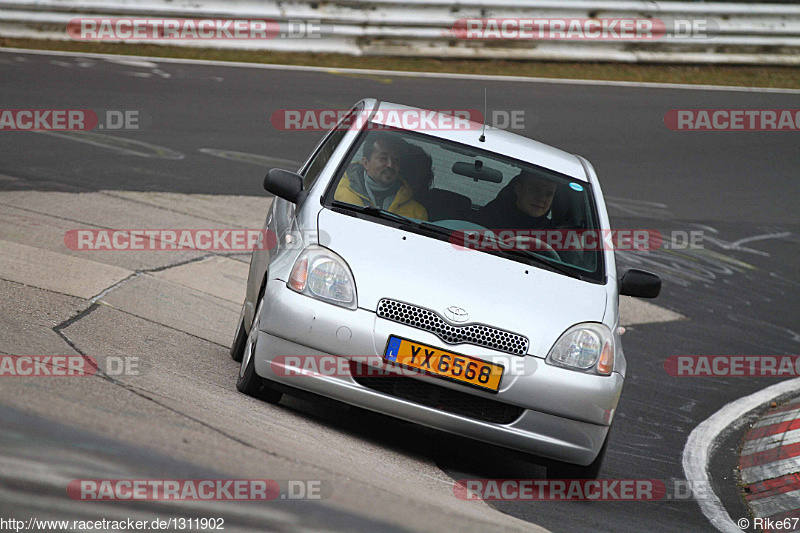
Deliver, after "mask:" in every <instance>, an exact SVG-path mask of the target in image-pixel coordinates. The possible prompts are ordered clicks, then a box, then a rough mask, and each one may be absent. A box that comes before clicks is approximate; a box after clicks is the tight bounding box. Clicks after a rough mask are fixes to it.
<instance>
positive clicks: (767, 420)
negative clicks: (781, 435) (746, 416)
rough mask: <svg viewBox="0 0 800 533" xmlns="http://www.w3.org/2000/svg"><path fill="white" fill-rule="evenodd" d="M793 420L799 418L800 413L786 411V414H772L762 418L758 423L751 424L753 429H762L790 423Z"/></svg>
mask: <svg viewBox="0 0 800 533" xmlns="http://www.w3.org/2000/svg"><path fill="white" fill-rule="evenodd" d="M795 418H800V412H798V411H788V412H786V413H774V414H771V415H766V416H764V417H762V418H759V419H758V422H756V423H755V424H753V427H754V428H763V427H765V426H771V425H773V424H780V423H781V422H791V421H792V420H794V419H795Z"/></svg>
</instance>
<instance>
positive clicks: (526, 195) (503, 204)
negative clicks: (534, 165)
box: [476, 170, 556, 229]
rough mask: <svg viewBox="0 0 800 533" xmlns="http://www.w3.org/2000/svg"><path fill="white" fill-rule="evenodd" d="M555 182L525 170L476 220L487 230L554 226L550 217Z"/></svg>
mask: <svg viewBox="0 0 800 533" xmlns="http://www.w3.org/2000/svg"><path fill="white" fill-rule="evenodd" d="M555 194H556V183H555V182H554V181H552V180H549V179H547V178H545V177H543V176H539V175H537V174H533V173H532V172H528V171H525V170H523V171H522V172H520V173H519V174H517V175H516V176H515V177H514V178H513V179H512V180H511V181H510V182H509V184H508V185H506V187H505V188H504V189H503V190H501V191H500V192H499V193H498V195H497V197H496V198H495V199H494V200H492V201H491V202H489V203H488V204H486V205H485V206H484V207H483V209H481V210H480V212H479V213H478V217H477V220H476V221H477V222H478V223H479V224H481V225H482V226H484V227H485V228H488V229H555V227H556V226H555V224H554V223H553V221H552V220H550V219H549V218H547V215H548V213H549V212H550V207H551V205H552V204H553V197H554V196H555Z"/></svg>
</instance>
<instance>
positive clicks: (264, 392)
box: [236, 298, 283, 403]
mask: <svg viewBox="0 0 800 533" xmlns="http://www.w3.org/2000/svg"><path fill="white" fill-rule="evenodd" d="M263 303H264V300H263V298H262V299H261V300H260V301H259V302H258V309H257V311H256V315H255V317H254V319H253V325H252V326H250V335H248V336H247V339H246V341H245V346H244V349H243V350H242V358H241V360H242V366H241V368H240V369H239V376H238V377H237V378H236V388H237V389H238V390H239V392H243V393H244V394H247V395H248V396H253V397H254V398H259V399H261V400H264V401H265V402H269V403H278V402H279V401H281V397H282V396H283V393H282V392H280V391H277V390H274V389H272V388H270V387H269V385H268V382H266V381H265V380H264V379H263V378H261V377H260V376H259V375H258V374H256V367H255V359H256V358H255V351H256V343H257V341H258V323H259V321H260V319H261V309H262V307H263Z"/></svg>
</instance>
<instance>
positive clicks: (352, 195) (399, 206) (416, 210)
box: [333, 172, 428, 220]
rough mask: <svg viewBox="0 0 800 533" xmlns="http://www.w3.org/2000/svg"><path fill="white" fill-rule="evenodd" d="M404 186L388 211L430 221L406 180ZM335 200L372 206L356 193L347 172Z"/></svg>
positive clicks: (369, 201)
mask: <svg viewBox="0 0 800 533" xmlns="http://www.w3.org/2000/svg"><path fill="white" fill-rule="evenodd" d="M400 181H401V183H402V185H401V186H400V189H398V191H397V193H396V194H395V196H394V200H393V201H392V204H391V205H390V206H389V209H387V211H389V212H391V213H395V214H397V215H401V216H404V217H408V218H414V219H416V220H428V211H427V210H426V209H425V208H424V207H423V206H422V204H421V203H419V202H417V201H416V200H414V199H413V198H412V197H411V196H412V194H413V193H412V191H411V187H409V185H408V183H406V182H405V181H404V180H402V179H401V180H400ZM333 197H334V199H336V200H339V201H341V202H347V203H349V204H354V205H372V201H371V200H370V199H369V198H368V197H366V196H365V195H364V194H361V193H359V192H357V191H355V190H354V189H353V187H352V184H351V183H350V178H349V177H348V176H347V172H345V174H344V176H342V180H341V181H340V182H339V185H338V186H337V187H336V192H335V193H334V195H333Z"/></svg>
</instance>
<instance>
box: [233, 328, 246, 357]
mask: <svg viewBox="0 0 800 533" xmlns="http://www.w3.org/2000/svg"><path fill="white" fill-rule="evenodd" d="M246 343H247V333H246V332H245V330H244V318H243V319H242V321H241V322H239V327H238V328H236V336H235V337H234V339H233V344H231V359H233V360H234V361H236V362H237V363H241V362H242V356H243V355H244V345H245V344H246Z"/></svg>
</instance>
